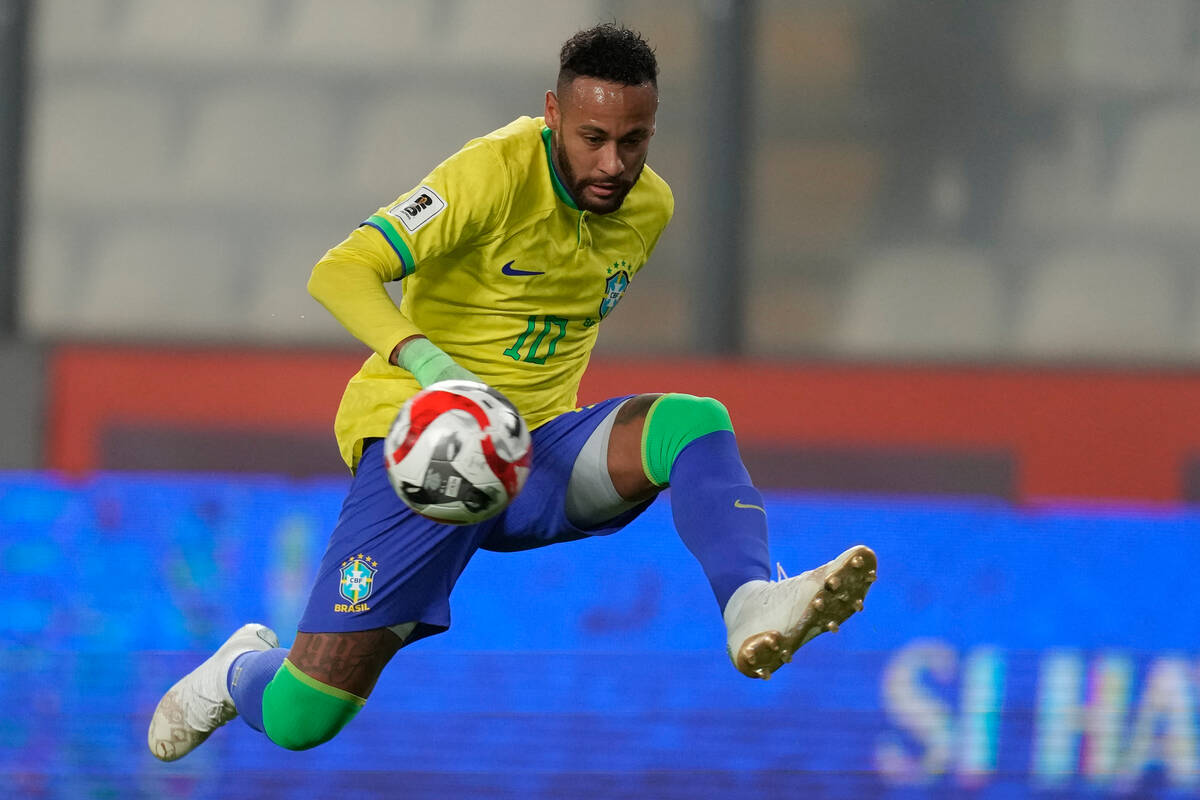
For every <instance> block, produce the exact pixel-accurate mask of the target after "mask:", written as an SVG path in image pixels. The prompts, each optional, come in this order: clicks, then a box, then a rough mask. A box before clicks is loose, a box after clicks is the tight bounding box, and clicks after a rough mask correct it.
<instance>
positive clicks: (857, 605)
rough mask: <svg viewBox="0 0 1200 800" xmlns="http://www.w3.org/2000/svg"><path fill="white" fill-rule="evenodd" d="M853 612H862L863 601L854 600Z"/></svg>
mask: <svg viewBox="0 0 1200 800" xmlns="http://www.w3.org/2000/svg"><path fill="white" fill-rule="evenodd" d="M854 610H855V611H862V610H863V601H862V600H855V601H854Z"/></svg>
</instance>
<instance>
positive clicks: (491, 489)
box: [383, 380, 533, 525]
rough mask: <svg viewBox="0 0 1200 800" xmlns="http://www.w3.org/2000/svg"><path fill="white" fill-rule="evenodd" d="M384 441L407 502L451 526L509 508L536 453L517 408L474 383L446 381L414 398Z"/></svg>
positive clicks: (393, 477) (391, 472)
mask: <svg viewBox="0 0 1200 800" xmlns="http://www.w3.org/2000/svg"><path fill="white" fill-rule="evenodd" d="M383 444H384V461H385V463H386V464H387V475H388V481H389V482H390V483H391V484H392V488H393V489H395V490H396V494H397V495H399V496H400V499H401V500H403V501H404V503H405V504H406V505H407V506H408V507H409V508H411V509H412V510H413V511H416V512H417V513H418V514H420V515H421V516H424V517H428V518H429V519H432V520H436V521H437V522H445V523H448V524H451V525H469V524H472V523H475V522H482V521H483V520H485V519H488V518H489V517H492V516H495V515H496V514H499V513H500V512H501V511H503V510H504V509H505V508H506V507H507V506H508V504H509V503H511V502H512V500H513V498H514V497H516V496H517V494H518V493H519V492H520V491H521V488H522V487H523V486H524V485H525V479H526V478H528V477H529V464H530V460H531V458H532V454H533V448H532V442H531V440H530V437H529V428H528V427H527V426H526V425H525V420H524V419H522V418H521V415H520V414H519V413H517V410H516V408H514V407H513V405H512V404H511V403H510V402H509V401H508V400H507V399H505V397H504V396H503V395H501V394H500V393H499V392H497V391H495V390H494V389H491V388H489V387H488V386H485V385H484V384H482V383H475V382H473V381H457V380H455V381H439V382H438V383H435V384H432V385H430V386H427V387H426V388H424V389H422V390H421V391H420V392H418V393H417V394H415V395H413V396H412V397H411V398H409V400H408V402H406V403H405V404H404V406H403V407H402V408H401V409H400V413H399V414H398V415H397V416H396V421H395V422H393V423H392V427H391V430H389V431H388V435H387V438H386V439H385V440H384V443H383Z"/></svg>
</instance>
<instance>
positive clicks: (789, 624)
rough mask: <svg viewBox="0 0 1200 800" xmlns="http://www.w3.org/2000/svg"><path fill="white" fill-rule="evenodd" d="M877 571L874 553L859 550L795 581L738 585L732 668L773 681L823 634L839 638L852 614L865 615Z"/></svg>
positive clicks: (729, 611)
mask: <svg viewBox="0 0 1200 800" xmlns="http://www.w3.org/2000/svg"><path fill="white" fill-rule="evenodd" d="M875 570H876V559H875V553H874V551H872V550H871V548H869V547H864V546H863V545H856V546H855V547H851V548H850V549H849V550H847V551H846V552H844V553H842V554H841V555H840V556H838V557H837V558H835V559H834V560H833V561H830V562H829V563H828V564H825V565H823V566H820V567H817V568H816V569H811V570H809V571H808V572H805V573H802V574H800V575H797V576H795V577H793V578H786V577H785V578H784V579H782V580H779V581H777V582H770V581H750V582H749V583H745V584H743V585H741V586H739V587H738V590H737V591H736V592H734V593H733V596H732V597H731V598H729V602H728V603H726V605H725V628H726V630H727V631H728V648H729V658H730V660H732V661H733V665H734V666H735V667H737V669H738V671H739V672H741V673H742V674H743V675H746V676H748V677H751V678H762V679H763V680H766V679H768V678H770V677H771V673H773V672H774V671H775V670H777V669H779V668H780V667H781V666H783V665H784V664H786V663H788V662H789V661H791V660H792V654H793V653H795V652H796V649H797V648H799V647H800V646H801V645H803V644H805V643H807V642H808V641H809V640H811V639H812V638H813V637H814V636H816V635H817V634H819V633H824V632H826V631H828V632H830V633H836V632H837V629H838V626H839V625H841V623H843V622H845V621H846V619H847V618H849V617H850V615H851V614H853V613H854V612H856V611H862V608H863V599H864V598H865V597H866V596H867V590H868V589H869V588H870V587H871V584H872V583H874V582H875ZM782 573H783V570H782V569H780V575H781V577H782Z"/></svg>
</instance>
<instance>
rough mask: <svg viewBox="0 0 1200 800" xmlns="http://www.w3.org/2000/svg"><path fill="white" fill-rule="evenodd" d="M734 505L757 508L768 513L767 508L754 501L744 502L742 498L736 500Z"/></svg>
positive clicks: (735, 506) (736, 506)
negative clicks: (755, 503)
mask: <svg viewBox="0 0 1200 800" xmlns="http://www.w3.org/2000/svg"><path fill="white" fill-rule="evenodd" d="M733 507H734V508H756V509H758V510H759V511H761V512H763V513H764V514H765V513H767V510H766V509H765V508H763V507H762V506H756V505H754V504H753V503H743V502H742V501H741V500H734V501H733Z"/></svg>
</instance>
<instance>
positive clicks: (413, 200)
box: [387, 186, 446, 233]
mask: <svg viewBox="0 0 1200 800" xmlns="http://www.w3.org/2000/svg"><path fill="white" fill-rule="evenodd" d="M445 210H446V201H445V200H443V199H442V198H441V197H439V196H438V193H437V192H435V191H434V190H433V189H430V188H429V187H428V186H418V187H417V188H416V191H414V192H413V193H412V194H411V195H410V196H409V197H408V198H407V199H405V200H401V201H400V202H399V203H396V204H395V205H394V206H392V207H391V208H389V209H388V210H387V213H388V216H389V217H394V218H396V219H398V220H400V224H401V225H403V226H404V230H406V231H408V232H409V233H416V232H417V231H418V230H420V229H421V226H423V225H425V224H426V223H427V222H429V221H430V220H431V219H433V218H434V217H436V216H437V215H438V214H440V213H442V212H443V211H445Z"/></svg>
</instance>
